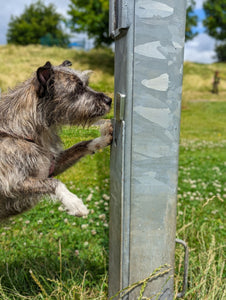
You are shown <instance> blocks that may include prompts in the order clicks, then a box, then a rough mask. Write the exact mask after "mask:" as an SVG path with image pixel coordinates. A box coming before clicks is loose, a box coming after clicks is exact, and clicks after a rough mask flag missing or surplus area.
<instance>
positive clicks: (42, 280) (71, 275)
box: [0, 254, 106, 299]
mask: <svg viewBox="0 0 226 300" xmlns="http://www.w3.org/2000/svg"><path fill="white" fill-rule="evenodd" d="M61 268H62V270H61ZM0 270H1V282H0V285H1V286H2V288H3V290H4V293H5V294H6V295H7V296H8V297H9V299H21V296H25V297H35V296H37V295H38V294H39V293H40V292H42V294H43V295H44V294H47V295H48V296H49V295H51V294H52V293H53V292H54V291H55V292H56V291H57V290H58V289H59V288H63V289H64V292H65V293H67V292H69V290H71V289H72V288H75V287H77V289H80V287H81V286H82V285H83V284H84V277H85V286H86V288H90V289H93V288H95V286H96V287H97V289H98V287H99V286H100V285H101V283H102V282H103V280H104V274H105V273H106V270H105V266H104V265H101V264H100V263H98V262H97V261H95V260H82V259H79V258H78V257H75V256H71V257H67V259H64V260H63V261H62V265H61V264H60V261H59V257H57V254H56V255H54V256H49V257H36V258H34V257H26V259H25V260H23V259H21V260H18V261H15V262H11V263H9V264H8V263H6V264H0ZM30 270H31V271H32V274H33V275H31V272H30ZM84 274H85V275H84ZM36 279H37V280H36ZM0 292H1V291H0ZM0 295H1V293H0ZM10 297H12V298H10ZM14 297H15V298H14ZM51 299H52V298H51ZM53 299H54V298H53Z"/></svg>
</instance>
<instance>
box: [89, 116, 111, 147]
mask: <svg viewBox="0 0 226 300" xmlns="http://www.w3.org/2000/svg"><path fill="white" fill-rule="evenodd" d="M100 133H101V136H100V137H98V138H96V139H94V140H92V141H90V143H89V145H88V149H89V151H90V152H91V153H94V152H95V151H97V150H100V149H102V148H104V147H107V146H108V145H110V144H111V143H112V139H113V126H112V124H111V121H110V120H109V121H106V122H105V123H104V124H103V125H101V127H100Z"/></svg>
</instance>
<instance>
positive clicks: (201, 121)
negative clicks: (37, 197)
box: [0, 46, 226, 300]
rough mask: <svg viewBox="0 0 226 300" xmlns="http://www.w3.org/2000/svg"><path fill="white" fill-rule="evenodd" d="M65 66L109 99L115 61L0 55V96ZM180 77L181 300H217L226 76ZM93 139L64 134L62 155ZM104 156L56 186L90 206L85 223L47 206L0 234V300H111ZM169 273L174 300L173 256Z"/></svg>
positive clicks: (68, 53)
mask: <svg viewBox="0 0 226 300" xmlns="http://www.w3.org/2000/svg"><path fill="white" fill-rule="evenodd" d="M65 59H69V60H71V61H72V62H73V67H74V68H76V69H81V70H85V69H93V70H94V71H95V72H94V74H93V75H92V77H91V86H92V87H93V88H95V89H97V90H100V91H104V92H107V93H108V94H109V95H111V96H112V95H113V90H114V87H113V85H114V83H113V54H112V53H111V52H109V51H106V50H93V51H91V52H79V51H75V50H70V49H59V48H45V47H41V46H35V47H34V46H28V47H15V46H1V47H0V87H1V88H2V90H4V91H6V90H7V87H13V86H15V84H17V83H18V82H21V81H23V80H25V79H26V78H27V77H28V76H30V74H31V73H32V72H34V71H35V70H36V69H37V68H38V67H39V66H41V65H43V64H44V63H45V62H46V61H47V60H50V61H51V62H52V63H53V64H60V63H61V62H62V61H63V60H65ZM215 69H218V70H219V71H220V74H221V77H222V80H221V83H220V88H219V90H220V94H219V95H214V94H212V93H211V92H210V90H211V82H212V81H211V80H212V77H213V74H214V71H215ZM184 74H185V76H184V91H183V109H182V117H181V143H180V161H179V185H178V214H177V237H178V238H181V239H183V240H185V241H186V242H187V243H188V245H189V249H190V260H189V265H190V267H189V282H188V290H187V293H186V296H185V297H184V299H186V300H194V299H195V300H196V299H197V300H223V299H225V297H226V295H225V290H226V289H225V286H224V281H223V280H224V273H223V271H224V267H225V255H224V253H225V251H224V250H225V249H224V241H225V228H224V225H225V224H224V220H225V199H226V187H225V182H226V151H225V149H226V132H225V128H226V122H225V115H226V102H225V97H226V95H225V93H226V86H225V82H226V81H225V79H224V78H225V77H224V76H225V74H226V67H225V64H215V65H200V64H192V63H186V64H185V67H184ZM112 116H113V112H111V114H110V115H109V116H108V117H112ZM98 135H99V130H98V127H90V128H85V129H84V128H75V127H71V128H70V127H64V128H63V130H62V133H61V136H62V139H63V141H64V145H65V147H70V146H71V145H73V144H74V143H77V142H79V141H81V140H89V139H92V138H95V137H97V136H98ZM109 156H110V149H109V148H106V149H104V150H103V151H100V152H98V153H96V154H94V155H92V156H87V157H85V158H84V159H82V160H81V161H80V162H79V163H78V164H77V165H76V166H74V167H72V168H71V169H69V170H68V171H66V172H65V173H63V174H62V175H60V176H59V178H60V180H62V181H63V182H64V183H65V184H66V185H67V187H68V188H69V189H70V190H71V191H72V192H74V193H76V194H77V195H78V196H79V197H81V198H82V199H83V200H84V202H85V203H86V204H87V205H88V207H89V209H90V214H89V215H88V217H87V218H74V217H72V216H69V215H67V214H66V213H65V212H62V211H59V210H58V207H59V204H57V203H54V202H52V200H50V199H44V200H43V201H41V202H40V203H39V204H38V205H37V207H36V208H34V209H33V210H31V211H29V212H27V213H25V214H23V215H21V216H18V217H15V218H11V219H10V220H9V221H8V222H7V223H5V224H1V227H0V299H4V300H5V299H7V300H11V299H35V300H36V299H37V300H39V299H57V300H58V299H60V300H61V299H62V300H63V299H68V300H70V299H75V300H78V299H79V300H80V299H83V300H86V299H87V300H88V299H92V300H95V299H96V300H97V299H99V300H106V299H107V283H108V274H107V269H108V220H109V184H110V179H109ZM175 265H176V269H175V291H176V292H177V291H180V290H181V285H182V276H183V275H182V274H183V251H182V250H181V248H180V247H179V246H177V247H176V261H175ZM140 280H143V278H140Z"/></svg>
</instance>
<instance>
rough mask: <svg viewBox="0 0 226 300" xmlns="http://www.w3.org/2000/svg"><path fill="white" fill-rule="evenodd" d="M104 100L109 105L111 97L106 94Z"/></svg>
mask: <svg viewBox="0 0 226 300" xmlns="http://www.w3.org/2000/svg"><path fill="white" fill-rule="evenodd" d="M104 102H105V103H106V104H107V105H111V102H112V99H111V98H110V97H108V96H105V97H104Z"/></svg>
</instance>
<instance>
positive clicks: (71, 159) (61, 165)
mask: <svg viewBox="0 0 226 300" xmlns="http://www.w3.org/2000/svg"><path fill="white" fill-rule="evenodd" d="M100 132H101V136H100V137H98V138H96V139H93V140H89V141H83V142H80V143H78V144H76V145H74V146H72V147H71V148H69V149H67V150H65V151H63V152H61V153H60V155H59V157H58V158H57V161H56V164H55V167H54V172H53V176H56V175H58V174H60V173H62V172H64V171H65V170H66V169H68V168H70V167H71V166H73V165H74V164H75V163H76V162H77V161H78V160H80V159H81V158H82V157H83V156H85V155H87V154H93V153H95V152H96V151H97V150H99V149H102V148H104V147H106V146H108V145H110V144H111V141H112V134H113V127H112V125H111V122H110V121H106V122H105V123H104V124H103V125H102V126H101V127H100Z"/></svg>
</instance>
